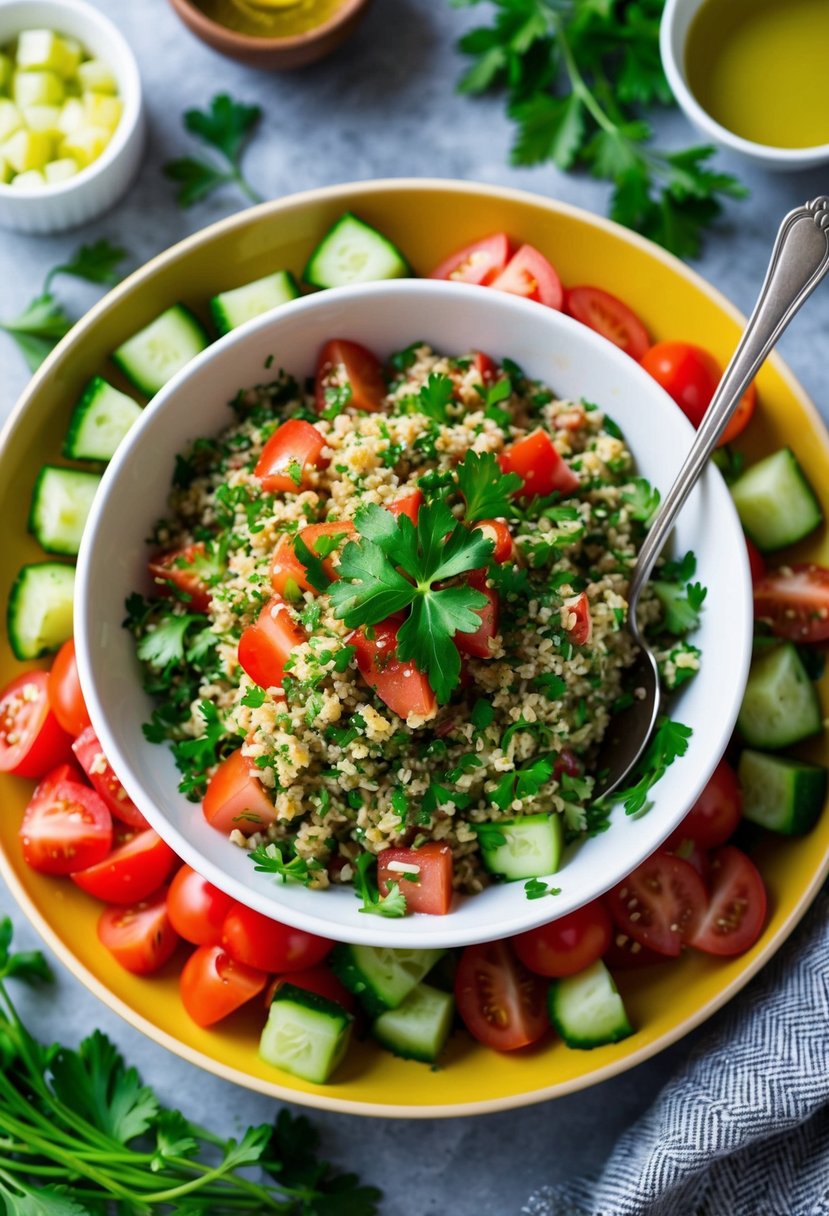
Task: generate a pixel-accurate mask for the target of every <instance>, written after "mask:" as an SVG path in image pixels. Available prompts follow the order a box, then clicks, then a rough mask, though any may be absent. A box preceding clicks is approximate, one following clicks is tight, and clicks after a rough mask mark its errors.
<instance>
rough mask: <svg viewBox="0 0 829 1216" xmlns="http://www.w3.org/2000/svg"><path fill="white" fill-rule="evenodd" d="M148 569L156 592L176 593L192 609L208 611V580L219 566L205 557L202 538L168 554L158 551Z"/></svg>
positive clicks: (209, 597) (205, 551) (205, 552)
mask: <svg viewBox="0 0 829 1216" xmlns="http://www.w3.org/2000/svg"><path fill="white" fill-rule="evenodd" d="M148 569H149V571H150V577H151V578H152V580H153V582H154V583H155V585H156V587H157V589H158V594H159V595H176V598H181V599H184V600H186V601H187V607H188V608H189V609H190V610H191V611H192V612H208V611H209V610H210V599H211V596H210V585H209V581H208V580H209V578H210V577H211V576H212V575H213V574H217V573H218V571H219V567H218V566H217V565H216V564H215V563H214V562H213V561H211V559H210V558H209V557H208V556H207V549H206V546H205V545H204V544H203V543H202V542H201V541H196V542H195V543H194V544H192V545H185V546H184V548H182V549H173V550H172V551H171V552H169V553H159V554H158V555H157V556H156V557H154V558H153V559H152V561H151V562H150V563H149V567H148Z"/></svg>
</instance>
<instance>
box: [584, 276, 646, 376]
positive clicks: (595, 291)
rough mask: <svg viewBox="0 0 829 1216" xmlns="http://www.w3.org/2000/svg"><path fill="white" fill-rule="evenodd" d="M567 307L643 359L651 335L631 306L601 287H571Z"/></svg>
mask: <svg viewBox="0 0 829 1216" xmlns="http://www.w3.org/2000/svg"><path fill="white" fill-rule="evenodd" d="M564 308H565V311H566V312H567V313H569V315H570V316H571V317H574V318H575V319H576V321H581V323H582V325H587V326H588V327H589V328H590V329H594V330H595V331H596V333H597V334H601V335H602V337H603V338H607V340H608V341H609V342H612V343H613V344H614V346H618V347H619V349H620V350H623V351H624V352H625V354H626V355H630V357H631V359H637V360H638V359H641V358H642V356H643V355H644V353H645V351H646V350H647V349H648V347H649V346H650V344H651V340H650V335H649V334H648V331H647V330H646V329H645V327H644V325H643V324H642V322H641V321H640V320H639V318H638V317H637V315H636V313H635V312H634V311H633V309H632V308H628V306H627V304H623V303H622V301H621V300H620V299H618V298H617V297H616V296H614V295H611V294H610V292H609V291H603V290H602V288H601V287H571V288H569V290H568V291H567V293H566V295H565V303H564Z"/></svg>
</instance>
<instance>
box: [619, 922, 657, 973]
mask: <svg viewBox="0 0 829 1216" xmlns="http://www.w3.org/2000/svg"><path fill="white" fill-rule="evenodd" d="M604 961H605V963H606V964H607V966H608V967H609V968H610V970H611V971H633V970H636V969H638V968H639V967H652V966H653V965H654V963H669V962H670V959H669V958H668V957H667V955H665V954H657V952H656V951H655V950H649V949H648V947H647V946H643V945H642V943H641V942H635V941H634V940H633V938H632V937H628V935H627V934H626V933H623V932H622V931H621V929H614V931H613V940H612V941H611V943H610V945H609V946H608V948H607V950H606V951H605V953H604Z"/></svg>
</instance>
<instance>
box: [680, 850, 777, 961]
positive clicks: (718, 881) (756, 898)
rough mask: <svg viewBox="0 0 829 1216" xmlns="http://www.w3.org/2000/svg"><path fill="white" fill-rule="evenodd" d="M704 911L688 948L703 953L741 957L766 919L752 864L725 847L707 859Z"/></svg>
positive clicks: (762, 892)
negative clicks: (707, 882)
mask: <svg viewBox="0 0 829 1216" xmlns="http://www.w3.org/2000/svg"><path fill="white" fill-rule="evenodd" d="M709 882H710V885H711V891H710V898H709V904H708V908H707V910H706V912H705V914H704V915H703V916H702V918H701V919H700V921H699V923H698V924H697V926H696V929H695V931H694V933H693V935H692V936H689V938H688V945H689V946H694V947H695V949H697V950H703V951H704V952H705V953H706V954H717V955H720V956H731V955H734V954H742V953H743V951H744V950H748V949H749V947H750V946H753V945H754V943H755V942H756V941H757V938H758V937H759V936H760V933H761V932H762V929H763V925H764V923H765V920H766V888H765V886H764V884H763V879H762V878H761V877H760V872H759V870H758V869H757V867H756V866H755V864H754V862H753V861H751V860H750V859H749V858H748V857H746V855H745V853H743V852H742V850H741V849H735V848H734V846H733V845H726V847H725V848H724V849H717V851H716V852H715V853H713V854H712V856H711V870H710V875H709Z"/></svg>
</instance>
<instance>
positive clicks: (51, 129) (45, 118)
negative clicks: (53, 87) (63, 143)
mask: <svg viewBox="0 0 829 1216" xmlns="http://www.w3.org/2000/svg"><path fill="white" fill-rule="evenodd" d="M60 113H61V111H60V106H26V108H25V110H23V111H22V114H23V121H24V122H25V124H26V126H27V127H28V128H29V130H30V131H43V132H44V133H45V134H46V135H50V136H51V137H52V138H53V139H57V138H58V137H59V135H60V128H59V127H58V120H59V119H60Z"/></svg>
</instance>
